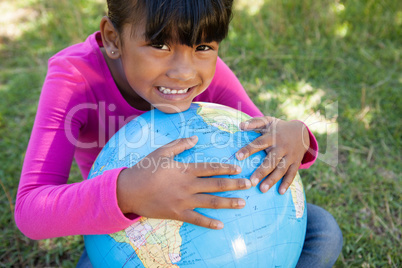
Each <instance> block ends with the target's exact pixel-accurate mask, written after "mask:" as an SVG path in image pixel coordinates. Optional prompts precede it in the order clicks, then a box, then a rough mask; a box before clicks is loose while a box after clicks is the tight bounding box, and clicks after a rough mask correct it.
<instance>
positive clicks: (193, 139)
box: [190, 135, 198, 141]
mask: <svg viewBox="0 0 402 268" xmlns="http://www.w3.org/2000/svg"><path fill="white" fill-rule="evenodd" d="M190 139H191V140H192V141H196V140H197V139H198V137H197V136H196V135H194V136H191V137H190Z"/></svg>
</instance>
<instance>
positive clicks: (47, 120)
mask: <svg viewBox="0 0 402 268" xmlns="http://www.w3.org/2000/svg"><path fill="white" fill-rule="evenodd" d="M65 69H68V67H65ZM68 71H69V74H66V73H64V72H65V71H64V69H63V68H59V69H57V68H53V69H52V71H49V73H48V76H47V78H46V81H45V84H44V87H43V89H42V93H41V97H40V102H39V106H38V111H37V115H36V118H35V123H34V126H33V130H32V134H31V138H30V141H29V145H28V149H27V152H26V156H25V160H24V164H23V169H22V174H21V179H20V184H19V188H18V193H17V200H16V204H15V221H16V224H17V226H18V228H19V229H20V230H21V231H22V232H23V233H24V234H25V235H26V236H28V237H30V238H32V239H45V238H52V237H60V236H67V235H80V234H100V233H113V232H116V231H119V230H121V229H123V228H126V227H128V226H129V225H130V224H132V223H133V221H132V220H130V219H128V218H126V217H125V216H124V215H123V214H122V213H121V211H120V209H119V207H118V205H117V197H116V181H117V177H118V175H119V173H120V171H121V169H116V170H111V171H108V172H105V173H104V174H103V175H101V176H99V177H98V178H96V179H91V180H85V181H82V182H79V183H74V184H67V180H68V177H69V172H70V168H71V163H72V160H73V156H74V151H75V144H73V142H72V141H71V139H70V140H69V139H68V138H67V135H66V132H65V126H66V125H65V124H64V122H65V120H66V117H67V114H68V111H70V110H71V109H72V108H73V107H75V106H76V105H78V104H80V102H82V98H85V93H82V92H81V91H83V88H85V86H86V85H85V82H84V81H81V80H78V79H77V76H76V75H74V70H68ZM85 118H86V114H85V113H84V112H82V113H81V114H80V113H76V116H75V117H74V118H72V120H71V129H70V130H69V131H71V133H72V134H73V136H74V137H75V139H76V138H78V135H79V130H80V128H81V127H82V126H83V125H85V123H86V122H85ZM75 139H74V140H75Z"/></svg>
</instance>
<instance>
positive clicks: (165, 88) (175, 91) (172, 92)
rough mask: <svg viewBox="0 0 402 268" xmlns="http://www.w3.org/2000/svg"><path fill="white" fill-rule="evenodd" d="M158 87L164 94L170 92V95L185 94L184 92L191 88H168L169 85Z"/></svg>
mask: <svg viewBox="0 0 402 268" xmlns="http://www.w3.org/2000/svg"><path fill="white" fill-rule="evenodd" d="M158 89H159V91H160V92H162V93H163V94H168V95H169V94H184V93H187V91H188V90H189V89H190V88H186V89H180V90H177V89H170V88H167V87H159V88H158Z"/></svg>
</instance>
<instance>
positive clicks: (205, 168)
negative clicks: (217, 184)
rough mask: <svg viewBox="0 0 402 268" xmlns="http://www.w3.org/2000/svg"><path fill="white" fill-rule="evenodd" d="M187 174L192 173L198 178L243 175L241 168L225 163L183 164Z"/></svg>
mask: <svg viewBox="0 0 402 268" xmlns="http://www.w3.org/2000/svg"><path fill="white" fill-rule="evenodd" d="M183 165H185V166H186V167H187V168H186V170H185V171H186V172H192V173H193V174H194V175H196V176H198V177H210V176H219V175H236V174H239V173H241V167H239V166H237V165H231V164H224V163H211V162H201V163H183Z"/></svg>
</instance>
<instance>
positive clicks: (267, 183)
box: [260, 157, 289, 193]
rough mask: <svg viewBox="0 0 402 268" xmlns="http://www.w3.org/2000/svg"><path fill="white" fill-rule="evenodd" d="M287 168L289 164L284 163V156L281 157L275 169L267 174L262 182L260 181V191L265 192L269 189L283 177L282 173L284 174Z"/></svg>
mask: <svg viewBox="0 0 402 268" xmlns="http://www.w3.org/2000/svg"><path fill="white" fill-rule="evenodd" d="M288 168H289V166H288V165H287V164H286V157H283V158H282V159H281V160H280V161H279V163H278V165H277V166H276V168H275V170H274V171H273V172H272V173H271V174H269V176H268V177H267V178H266V179H265V180H264V181H263V182H261V185H260V190H261V192H263V193H265V192H267V191H268V190H269V189H271V187H272V186H274V185H275V183H277V182H278V181H279V180H280V179H281V178H282V177H283V175H285V173H286V172H287V170H288Z"/></svg>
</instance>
